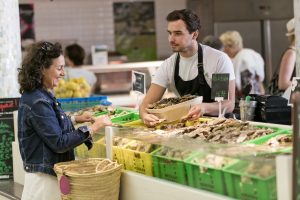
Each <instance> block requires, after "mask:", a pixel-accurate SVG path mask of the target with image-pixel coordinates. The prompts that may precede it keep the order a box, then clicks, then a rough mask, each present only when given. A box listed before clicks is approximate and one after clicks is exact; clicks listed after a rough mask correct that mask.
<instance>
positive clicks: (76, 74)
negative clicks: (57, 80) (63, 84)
mask: <svg viewBox="0 0 300 200" xmlns="http://www.w3.org/2000/svg"><path fill="white" fill-rule="evenodd" d="M80 77H83V78H85V80H86V81H87V82H88V84H89V85H90V86H91V87H92V88H93V86H94V85H95V83H96V82H97V77H96V75H95V74H94V73H93V72H90V71H88V70H86V69H82V68H71V67H66V68H65V78H66V79H70V78H80Z"/></svg>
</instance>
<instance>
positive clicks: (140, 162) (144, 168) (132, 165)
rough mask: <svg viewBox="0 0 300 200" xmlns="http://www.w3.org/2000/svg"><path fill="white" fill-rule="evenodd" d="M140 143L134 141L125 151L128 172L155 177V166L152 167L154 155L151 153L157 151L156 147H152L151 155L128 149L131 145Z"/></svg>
mask: <svg viewBox="0 0 300 200" xmlns="http://www.w3.org/2000/svg"><path fill="white" fill-rule="evenodd" d="M134 142H140V141H132V142H130V143H129V144H128V145H126V146H125V147H124V148H123V149H122V151H123V157H124V160H125V163H126V168H125V169H127V170H130V171H134V172H138V173H141V174H145V175H148V176H153V165H152V155H151V153H152V152H153V151H154V150H155V149H157V148H156V146H155V145H152V147H151V150H150V153H146V152H140V151H137V150H132V149H128V146H129V145H130V144H133V143H134Z"/></svg>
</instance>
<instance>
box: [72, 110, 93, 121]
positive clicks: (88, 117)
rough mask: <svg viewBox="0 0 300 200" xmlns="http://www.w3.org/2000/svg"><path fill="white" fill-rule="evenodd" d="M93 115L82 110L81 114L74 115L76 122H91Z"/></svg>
mask: <svg viewBox="0 0 300 200" xmlns="http://www.w3.org/2000/svg"><path fill="white" fill-rule="evenodd" d="M93 121H94V117H93V114H92V113H91V112H84V113H83V114H82V115H77V116H75V122H76V123H83V122H93Z"/></svg>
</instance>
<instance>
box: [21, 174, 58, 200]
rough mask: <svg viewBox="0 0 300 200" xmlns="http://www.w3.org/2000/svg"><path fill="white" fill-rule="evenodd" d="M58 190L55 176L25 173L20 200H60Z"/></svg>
mask: <svg viewBox="0 0 300 200" xmlns="http://www.w3.org/2000/svg"><path fill="white" fill-rule="evenodd" d="M60 199H61V197H60V189H59V186H58V181H57V178H56V177H55V176H51V175H48V174H44V173H27V172H25V180H24V188H23V193H22V200H60Z"/></svg>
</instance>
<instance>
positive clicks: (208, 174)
mask: <svg viewBox="0 0 300 200" xmlns="http://www.w3.org/2000/svg"><path fill="white" fill-rule="evenodd" d="M206 156H216V158H217V159H219V160H220V159H224V161H226V163H225V162H224V166H220V167H219V168H218V167H217V166H215V167H214V166H212V165H210V164H209V163H195V162H194V160H195V159H197V160H201V159H205V157H206ZM233 162H236V160H235V159H232V158H225V157H222V156H217V155H212V154H204V153H196V154H194V155H192V156H191V157H189V158H188V159H187V160H185V163H186V171H187V179H188V185H189V186H192V187H194V188H200V189H204V190H208V191H211V192H214V193H219V194H223V195H225V194H226V189H225V184H224V183H225V180H224V173H223V171H222V169H223V168H224V167H226V166H227V165H229V164H232V163H233ZM225 164H226V165H225Z"/></svg>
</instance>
